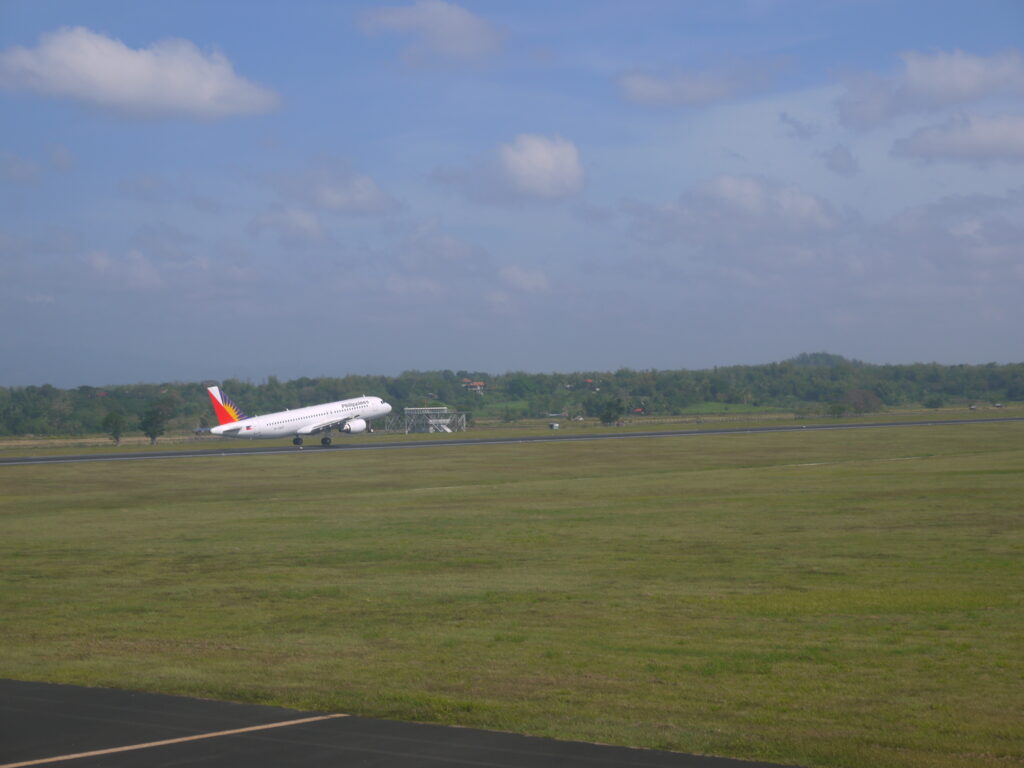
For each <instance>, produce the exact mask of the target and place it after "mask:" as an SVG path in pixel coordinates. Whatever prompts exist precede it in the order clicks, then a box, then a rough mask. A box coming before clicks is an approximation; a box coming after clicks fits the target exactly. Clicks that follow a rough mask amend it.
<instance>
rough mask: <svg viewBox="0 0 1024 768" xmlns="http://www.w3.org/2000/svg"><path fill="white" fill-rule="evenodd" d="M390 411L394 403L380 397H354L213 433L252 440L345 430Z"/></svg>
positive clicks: (250, 420) (236, 423)
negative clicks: (350, 423) (351, 425)
mask: <svg viewBox="0 0 1024 768" xmlns="http://www.w3.org/2000/svg"><path fill="white" fill-rule="evenodd" d="M389 413H391V405H390V404H388V403H385V402H384V401H383V400H382V399H381V398H379V397H353V398H351V399H350V400H338V401H336V402H333V403H321V404H320V405H310V406H308V407H306V408H296V409H295V410H294V411H278V412H277V413H268V414H267V415H265V416H253V417H251V418H248V419H242V420H241V421H233V422H230V423H228V424H221V425H220V426H217V427H212V428H211V429H210V433H211V434H214V435H224V436H225V437H240V438H244V439H249V440H257V439H273V438H281V437H293V436H295V437H301V436H304V435H312V434H314V433H316V432H329V431H330V430H332V429H335V428H336V429H338V430H340V431H342V432H345V431H350V430H347V429H346V425H347V424H348V423H349V422H352V423H353V424H358V425H359V426H360V427H362V428H365V422H366V421H368V420H370V419H374V418H377V417H379V416H386V415H387V414H389ZM351 431H361V429H356V430H351Z"/></svg>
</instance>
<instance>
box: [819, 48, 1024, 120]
mask: <svg viewBox="0 0 1024 768" xmlns="http://www.w3.org/2000/svg"><path fill="white" fill-rule="evenodd" d="M901 58H902V59H903V70H902V72H900V73H899V74H897V75H895V76H891V77H885V76H882V75H879V74H877V73H867V74H863V75H859V76H855V77H852V78H850V79H848V81H847V83H846V91H845V93H843V95H842V96H841V97H840V98H839V101H838V107H839V117H840V120H841V121H842V122H843V124H844V125H847V126H849V127H853V128H871V127H874V126H876V125H878V124H880V123H882V122H884V121H886V120H889V119H891V118H893V117H897V116H899V115H902V114H908V113H915V112H929V111H934V110H936V109H941V108H943V107H950V106H954V105H961V104H967V103H970V102H975V101H978V100H980V99H983V98H985V97H989V96H994V95H999V94H1004V95H1006V94H1008V95H1011V96H1015V95H1024V57H1022V56H1021V54H1020V52H1018V51H1010V52H1007V53H1002V54H997V55H994V56H989V57H985V56H974V55H971V54H968V53H964V52H963V51H959V50H956V51H952V52H949V53H947V52H939V53H934V54H924V53H916V52H909V53H905V54H903V55H902V57H901Z"/></svg>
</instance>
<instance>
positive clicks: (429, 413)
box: [384, 407, 466, 435]
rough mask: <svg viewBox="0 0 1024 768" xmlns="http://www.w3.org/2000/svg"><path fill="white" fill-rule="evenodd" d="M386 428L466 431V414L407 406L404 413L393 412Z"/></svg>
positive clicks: (411, 430) (396, 430)
mask: <svg viewBox="0 0 1024 768" xmlns="http://www.w3.org/2000/svg"><path fill="white" fill-rule="evenodd" d="M384 429H386V430H387V431H388V432H405V434H407V435H408V434H409V433H411V432H416V433H419V432H465V431H466V414H465V413H464V412H461V411H449V410H448V409H447V408H444V407H441V408H406V409H405V412H404V413H403V414H402V415H398V414H395V413H392V414H391V415H389V416H388V417H387V420H386V421H385V424H384Z"/></svg>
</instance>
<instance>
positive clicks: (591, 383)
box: [0, 352, 1024, 439]
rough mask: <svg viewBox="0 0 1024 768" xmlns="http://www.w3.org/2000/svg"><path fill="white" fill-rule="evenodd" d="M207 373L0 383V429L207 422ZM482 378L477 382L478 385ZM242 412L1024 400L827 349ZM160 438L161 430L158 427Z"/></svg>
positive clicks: (674, 410) (250, 394)
mask: <svg viewBox="0 0 1024 768" xmlns="http://www.w3.org/2000/svg"><path fill="white" fill-rule="evenodd" d="M212 383H215V382H195V383H164V384H132V385H117V386H109V387H86V386H83V387H78V388H75V389H58V388H56V387H53V386H50V385H48V384H45V385H42V386H28V387H0V434H3V435H27V434H35V435H81V434H95V433H107V434H110V435H111V436H114V435H115V433H116V434H117V436H118V437H119V436H120V434H124V433H129V432H136V433H137V432H143V433H145V434H148V435H150V437H152V438H153V439H155V436H154V434H152V433H154V432H157V433H162V431H163V430H187V429H195V428H197V427H207V426H211V425H212V424H213V423H214V418H213V411H212V409H211V407H210V403H209V399H208V397H207V394H206V387H207V386H208V385H210V384H212ZM480 383H482V386H478V385H479V384H480ZM220 384H221V386H222V387H223V389H224V390H225V391H226V392H227V393H228V394H229V395H230V397H231V398H232V400H234V402H235V403H236V404H237V405H238V406H239V407H240V408H241V409H242V410H243V411H244V412H245V413H247V414H248V415H255V414H259V413H269V412H272V411H280V410H284V409H286V408H299V407H302V406H305V405H312V404H314V403H321V402H328V401H332V400H340V399H343V398H346V397H357V396H360V395H363V394H369V395H379V396H380V397H383V398H384V399H385V400H387V401H388V402H390V403H391V404H392V405H393V406H395V408H396V410H397V411H398V412H401V409H402V408H404V407H422V406H431V405H446V406H448V407H449V408H451V409H453V410H457V411H466V412H469V413H470V414H473V415H476V416H477V417H481V418H483V417H495V418H504V419H509V420H511V419H518V418H526V417H543V416H548V415H551V414H560V415H565V416H567V417H574V416H584V417H591V418H594V417H596V418H601V419H602V420H605V421H608V420H614V419H617V418H620V417H621V416H622V415H624V414H640V413H643V414H646V415H653V416H656V415H664V416H672V415H681V414H685V413H687V412H690V411H694V410H700V409H703V410H705V411H706V410H713V409H714V408H716V407H725V406H729V407H730V408H733V409H736V408H742V409H749V410H759V409H765V410H767V409H776V410H792V411H804V412H820V413H828V414H833V415H840V414H842V413H846V412H859V413H865V412H871V411H876V410H881V409H883V408H886V407H894V406H912V405H923V406H926V407H940V406H942V405H945V404H954V403H973V402H979V403H984V402H1000V401H1019V400H1024V363H1013V364H995V363H990V364H987V365H940V364H937V363H915V364H911V365H874V364H870V363H864V362H860V361H857V360H848V359H846V358H844V357H840V356H838V355H831V354H827V353H823V352H819V353H813V354H802V355H799V356H797V357H794V358H791V359H789V360H785V361H782V362H778V363H768V364H765V365H737V366H728V367H719V368H712V369H705V370H695V371H690V370H633V369H629V368H622V369H619V370H617V371H614V372H599V371H592V372H579V373H524V372H511V373H504V374H499V375H493V376H492V375H490V374H487V373H483V372H479V371H472V372H470V371H447V370H446V371H406V372H404V373H402V374H401V375H399V376H390V377H389V376H344V377H340V378H332V377H321V378H307V377H303V378H298V379H293V380H291V381H280V380H278V378H276V377H273V376H271V377H270V378H268V379H267V380H266V381H264V382H262V383H253V382H249V381H241V380H236V379H228V380H226V381H223V382H220ZM156 436H158V435H156Z"/></svg>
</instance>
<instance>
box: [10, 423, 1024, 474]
mask: <svg viewBox="0 0 1024 768" xmlns="http://www.w3.org/2000/svg"><path fill="white" fill-rule="evenodd" d="M1020 421H1024V418H1022V417H1008V418H991V419H947V420H932V421H887V422H873V423H868V424H814V425H806V426H805V425H792V426H772V427H739V428H725V429H679V430H662V431H642V432H599V433H596V434H593V433H592V434H552V435H535V436H531V437H468V438H456V439H449V438H438V439H433V440H429V439H428V440H403V441H393V442H377V441H376V440H372V439H362V438H359V437H356V438H352V439H351V442H345V443H343V444H335V445H332V446H330V447H328V448H323V447H321V446H319V445H314V446H306V447H304V448H302V449H299V448H296V447H295V446H293V445H280V444H277V445H265V446H248V445H241V446H239V447H238V448H228V449H225V448H193V449H187V450H181V451H132V452H129V453H118V454H102V453H93V454H77V455H66V456H9V457H6V458H0V467H4V466H7V467H12V466H26V465H35V464H76V463H84V462H98V461H166V460H170V459H197V458H215V457H224V456H236V457H237V456H274V455H282V454H288V455H292V456H315V455H319V454H323V453H325V452H330V451H381V450H395V449H401V448H446V447H455V446H467V445H477V446H485V445H508V444H515V443H558V442H581V441H589V440H632V439H650V438H658V437H700V436H709V435H754V434H765V433H771V432H822V431H836V430H850V429H888V428H893V427H939V426H957V425H965V424H993V423H1004V422H1005V423H1009V422H1020Z"/></svg>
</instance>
